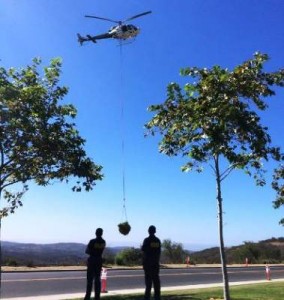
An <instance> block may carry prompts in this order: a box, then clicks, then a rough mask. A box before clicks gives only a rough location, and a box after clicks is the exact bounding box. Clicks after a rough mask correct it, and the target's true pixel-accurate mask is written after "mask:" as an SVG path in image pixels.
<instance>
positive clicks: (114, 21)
mask: <svg viewBox="0 0 284 300" xmlns="http://www.w3.org/2000/svg"><path fill="white" fill-rule="evenodd" d="M85 17H86V18H94V19H99V20H104V21H109V22H113V23H117V24H120V23H121V22H120V21H116V20H112V19H107V18H101V17H96V16H88V15H86V16H85Z"/></svg>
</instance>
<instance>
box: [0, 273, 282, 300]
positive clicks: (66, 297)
mask: <svg viewBox="0 0 284 300" xmlns="http://www.w3.org/2000/svg"><path fill="white" fill-rule="evenodd" d="M270 282H273V283H276V282H284V278H283V279H275V280H273V281H270ZM270 282H268V281H267V280H259V281H243V282H231V283H230V286H231V287H232V286H248V285H252V284H260V283H261V284H264V283H270ZM222 286H223V283H214V284H210V283H209V284H196V285H186V286H174V287H162V293H163V292H171V291H186V290H198V289H208V288H218V287H222ZM143 292H144V289H129V290H116V291H109V292H108V293H106V294H101V297H105V296H123V295H125V296H126V295H131V294H142V293H143ZM84 295H85V294H84V293H76V294H61V295H50V296H38V297H20V298H3V299H2V300H71V299H72V300H75V299H82V298H83V297H84Z"/></svg>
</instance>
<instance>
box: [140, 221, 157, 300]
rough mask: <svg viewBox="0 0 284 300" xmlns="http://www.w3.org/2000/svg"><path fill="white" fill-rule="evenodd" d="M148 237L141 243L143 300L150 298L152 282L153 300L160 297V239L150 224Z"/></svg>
mask: <svg viewBox="0 0 284 300" xmlns="http://www.w3.org/2000/svg"><path fill="white" fill-rule="evenodd" d="M148 232H149V237H147V238H145V239H144V242H143V245H142V251H143V269H144V274H145V285H146V289H145V294H144V300H150V298H151V288H152V283H153V285H154V296H155V300H160V299H161V298H160V297H161V284H160V278H159V271H160V255H161V241H160V240H159V239H158V238H157V237H156V236H155V233H156V227H155V226H153V225H151V226H150V227H149V229H148Z"/></svg>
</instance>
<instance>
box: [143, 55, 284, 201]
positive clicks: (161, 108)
mask: <svg viewBox="0 0 284 300" xmlns="http://www.w3.org/2000/svg"><path fill="white" fill-rule="evenodd" d="M268 59H269V58H268V55H266V54H261V53H255V54H254V57H253V58H252V59H250V60H248V61H245V62H244V63H242V64H241V65H238V66H237V67H235V68H234V69H233V70H232V71H230V70H228V69H226V68H221V67H220V66H214V67H212V68H211V69H207V68H197V67H189V68H184V69H182V70H181V75H182V76H185V77H187V78H188V79H189V82H188V83H186V84H185V86H184V87H183V88H181V87H180V85H179V84H177V83H170V84H169V85H168V87H167V98H166V100H165V102H164V103H162V104H158V105H152V106H150V107H149V111H151V112H154V113H155V115H154V117H153V118H152V119H151V120H150V121H149V122H148V123H147V124H146V128H147V129H148V134H149V133H150V134H152V135H154V134H155V133H157V132H159V133H161V134H162V139H161V142H160V144H159V150H160V152H162V153H165V154H166V155H169V156H175V155H178V154H181V155H182V156H184V157H185V158H186V160H187V162H186V164H185V165H184V166H183V168H182V170H183V171H190V170H193V169H195V170H197V171H198V172H201V171H202V170H203V163H205V162H209V163H210V162H212V159H214V157H215V158H217V157H218V158H220V157H223V158H225V159H226V160H227V161H228V162H229V166H228V168H227V169H226V170H224V171H223V172H222V174H221V175H222V176H221V180H222V179H224V178H225V177H226V176H227V175H228V174H229V173H230V172H231V171H232V170H233V169H235V168H239V169H243V170H244V171H245V172H246V173H247V174H249V175H252V176H254V178H255V180H256V183H257V184H258V185H264V184H265V182H266V181H265V178H264V176H263V174H264V169H263V162H264V161H268V160H269V159H270V158H272V159H274V160H276V161H281V160H283V155H282V154H281V152H280V148H279V147H276V146H272V141H271V137H270V135H269V133H268V128H267V127H266V126H263V125H262V124H261V119H260V116H259V115H258V112H257V111H264V110H266V109H267V108H268V105H267V103H266V102H265V100H264V99H265V98H266V97H269V96H273V95H275V91H274V90H273V89H272V86H280V87H283V86H284V70H283V69H281V70H278V71H275V72H265V71H264V70H263V65H264V63H265V62H266V61H267V60H268ZM252 171H254V172H252ZM283 174H284V172H283V167H282V168H279V169H277V173H275V183H274V187H275V188H276V189H277V187H278V191H280V190H279V188H280V187H281V185H279V179H280V178H281V176H282V178H284V176H283ZM277 183H278V186H277ZM282 192H283V187H282ZM279 195H280V194H279ZM281 199H282V198H281ZM281 199H278V201H277V202H276V203H275V205H276V206H277V205H279V204H280V203H283V199H282V200H281ZM279 201H280V202H279ZM281 201H282V202H281Z"/></svg>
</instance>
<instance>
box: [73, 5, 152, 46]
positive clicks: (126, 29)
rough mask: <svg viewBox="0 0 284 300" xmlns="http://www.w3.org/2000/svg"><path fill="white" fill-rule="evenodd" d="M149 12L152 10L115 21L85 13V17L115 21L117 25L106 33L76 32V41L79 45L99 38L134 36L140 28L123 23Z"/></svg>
mask: <svg viewBox="0 0 284 300" xmlns="http://www.w3.org/2000/svg"><path fill="white" fill-rule="evenodd" d="M151 12H152V11H146V12H143V13H140V14H138V15H135V16H133V17H130V18H128V19H126V20H124V21H116V20H112V19H108V18H101V17H96V16H89V15H86V16H85V17H86V18H94V19H99V20H104V21H109V22H113V23H117V24H118V25H116V26H112V27H111V28H110V29H109V30H108V32H106V33H103V34H99V35H95V36H92V35H90V34H87V35H86V36H81V35H80V34H79V33H77V37H78V42H79V43H80V44H81V45H83V43H84V42H93V43H96V42H97V40H101V39H109V38H114V39H117V40H122V41H124V40H127V39H131V38H135V37H136V36H137V35H138V34H139V32H140V29H139V28H138V27H136V26H134V25H132V24H125V22H127V21H130V20H133V19H136V18H139V17H142V16H145V15H147V14H150V13H151Z"/></svg>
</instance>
